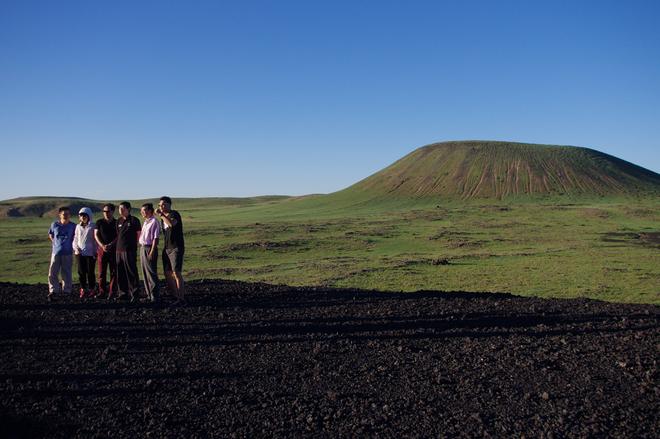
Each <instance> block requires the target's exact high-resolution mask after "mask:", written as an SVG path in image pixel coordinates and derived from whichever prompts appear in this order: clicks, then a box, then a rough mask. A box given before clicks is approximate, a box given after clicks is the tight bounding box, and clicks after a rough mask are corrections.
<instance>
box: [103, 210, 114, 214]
mask: <svg viewBox="0 0 660 439" xmlns="http://www.w3.org/2000/svg"><path fill="white" fill-rule="evenodd" d="M103 213H112V210H104V211H103Z"/></svg>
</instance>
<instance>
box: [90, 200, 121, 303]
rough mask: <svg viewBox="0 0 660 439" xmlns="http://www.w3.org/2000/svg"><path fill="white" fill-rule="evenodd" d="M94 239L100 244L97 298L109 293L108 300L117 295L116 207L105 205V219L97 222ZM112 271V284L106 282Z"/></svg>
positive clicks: (109, 204)
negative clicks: (108, 273)
mask: <svg viewBox="0 0 660 439" xmlns="http://www.w3.org/2000/svg"><path fill="white" fill-rule="evenodd" d="M94 238H95V239H96V243H97V244H98V254H97V256H96V260H97V261H98V270H99V272H98V285H99V293H98V295H97V296H96V297H98V298H102V297H103V296H104V295H105V294H106V293H108V300H109V299H110V298H112V296H113V295H114V294H116V293H117V259H116V258H115V243H116V241H117V220H116V219H115V205H114V204H112V203H106V204H104V205H103V218H101V219H100V220H98V221H97V222H96V230H95V231H94ZM108 271H110V284H109V285H108V283H107V281H106V274H107V272H108Z"/></svg>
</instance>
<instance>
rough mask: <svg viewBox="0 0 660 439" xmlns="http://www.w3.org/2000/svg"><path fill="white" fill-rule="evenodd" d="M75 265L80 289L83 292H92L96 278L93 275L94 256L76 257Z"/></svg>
mask: <svg viewBox="0 0 660 439" xmlns="http://www.w3.org/2000/svg"><path fill="white" fill-rule="evenodd" d="M76 263H77V264H78V280H79V281H80V288H82V289H83V290H85V291H89V290H93V289H94V287H95V286H96V276H95V274H94V268H95V266H96V258H95V257H94V256H82V255H76Z"/></svg>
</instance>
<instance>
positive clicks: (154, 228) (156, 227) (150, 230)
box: [140, 216, 160, 245]
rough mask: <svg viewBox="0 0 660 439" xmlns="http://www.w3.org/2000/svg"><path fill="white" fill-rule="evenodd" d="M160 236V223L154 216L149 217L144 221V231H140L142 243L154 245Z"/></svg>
mask: <svg viewBox="0 0 660 439" xmlns="http://www.w3.org/2000/svg"><path fill="white" fill-rule="evenodd" d="M159 236H160V224H158V220H157V219H156V218H154V217H153V216H152V217H151V218H147V219H145V220H144V223H142V233H140V245H153V243H154V241H155V240H156V239H158V237H159Z"/></svg>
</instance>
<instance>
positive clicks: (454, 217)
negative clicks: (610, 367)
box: [0, 192, 660, 304]
mask: <svg viewBox="0 0 660 439" xmlns="http://www.w3.org/2000/svg"><path fill="white" fill-rule="evenodd" d="M176 201H177V200H175V202H176ZM174 207H175V208H176V209H178V210H179V211H180V212H181V214H182V215H183V219H184V225H185V236H186V260H185V264H184V272H185V275H186V276H187V278H188V279H202V278H226V279H238V280H249V281H264V282H269V283H284V284H289V285H327V286H338V287H360V288H371V289H379V290H388V291H415V290H445V291H454V290H461V291H499V292H511V293H515V294H519V295H534V296H544V297H550V296H552V297H589V298H596V299H603V300H609V301H618V302H645V303H656V304H658V303H660V251H659V250H660V201H658V199H657V198H638V199H625V198H619V199H616V198H609V199H592V200H586V199H582V200H580V199H566V198H563V199H559V198H557V199H555V200H550V199H547V200H544V201H537V202H532V201H527V202H517V203H506V202H497V203H494V202H492V201H478V200H472V201H469V202H465V201H463V202H460V201H451V202H447V201H444V202H439V201H437V200H433V199H429V198H426V199H418V200H415V199H392V198H389V199H380V200H378V199H371V200H366V201H363V202H360V201H359V200H357V199H355V198H354V197H352V196H351V194H350V193H346V192H338V193H335V194H331V195H319V196H309V197H304V198H281V199H280V198H261V199H252V200H240V199H237V200H231V199H215V200H213V199H199V200H195V199H188V200H179V201H178V202H176V203H175V206H174ZM135 213H136V212H135ZM53 220H54V218H35V217H23V218H5V219H1V220H0V263H1V264H2V267H3V270H2V271H1V272H0V281H12V282H28V283H37V282H39V283H43V282H45V281H46V273H47V271H48V260H49V255H50V243H49V241H48V239H47V230H48V226H49V223H50V222H51V221H53Z"/></svg>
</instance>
